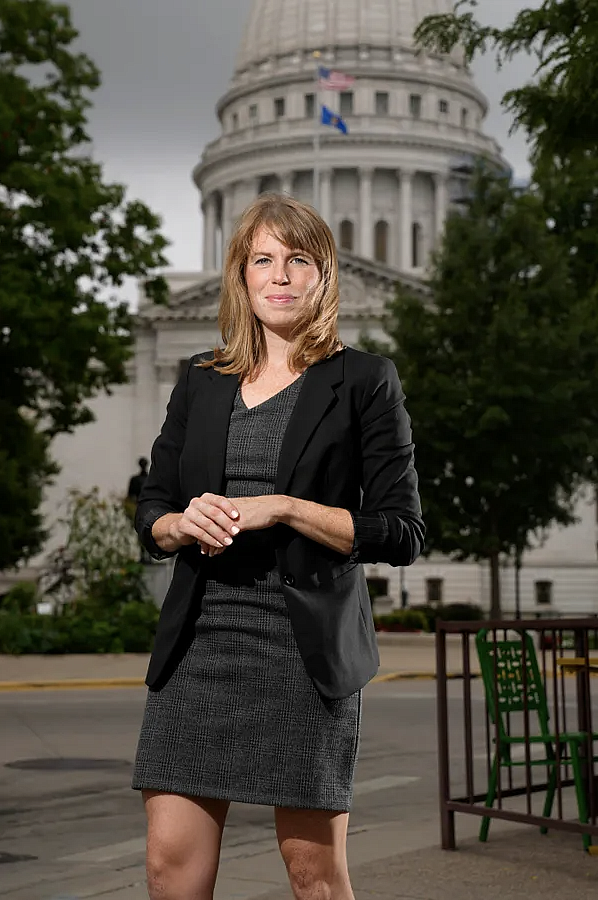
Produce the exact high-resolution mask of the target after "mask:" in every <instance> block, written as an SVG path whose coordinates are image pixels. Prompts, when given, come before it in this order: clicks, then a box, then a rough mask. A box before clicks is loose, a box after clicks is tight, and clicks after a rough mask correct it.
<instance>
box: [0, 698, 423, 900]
mask: <svg viewBox="0 0 598 900" xmlns="http://www.w3.org/2000/svg"><path fill="white" fill-rule="evenodd" d="M434 691H435V686H434V684H433V683H432V682H409V683H406V684H404V683H400V682H391V683H387V684H377V685H373V686H371V687H369V688H368V689H367V690H366V692H365V697H364V713H363V736H362V744H361V753H360V758H359V763H358V768H357V774H356V783H357V787H356V798H355V802H354V809H353V813H352V816H351V828H352V830H359V829H362V828H364V827H366V826H369V825H372V824H380V823H384V822H389V821H396V822H405V823H410V824H413V823H414V822H425V821H433V820H435V818H436V803H437V799H436V748H435V705H434ZM144 696H145V694H144V691H143V690H140V689H133V690H126V689H123V690H112V691H68V692H42V693H35V692H33V693H25V694H17V693H14V694H11V693H7V694H3V695H0V720H1V721H2V736H3V740H2V747H1V748H0V766H1V768H0V797H1V799H0V853H4V854H6V855H5V856H4V859H5V860H6V862H5V863H4V865H2V866H1V867H0V885H2V884H6V885H9V889H8V892H7V891H6V889H5V888H3V887H0V896H2V897H3V898H6V900H9V898H11V900H12V897H13V896H14V897H15V898H16V897H19V898H20V897H21V896H22V892H23V889H25V888H26V882H27V881H28V882H29V884H31V885H33V884H34V883H35V884H36V888H35V890H36V891H37V892H38V893H37V894H36V895H35V896H36V897H40V898H42V897H44V898H45V897H58V896H60V892H59V890H58V888H61V885H60V882H58V883H57V884H56V883H55V884H54V885H53V886H52V885H51V884H50V881H53V880H54V878H56V876H57V875H59V874H60V873H59V872H58V871H57V866H58V867H59V868H62V869H63V870H64V873H65V876H66V874H67V872H68V870H69V867H70V865H71V862H70V861H69V860H67V859H66V858H67V857H69V858H71V860H72V865H76V866H77V868H79V866H80V865H81V863H83V864H84V863H85V862H91V861H92V860H94V859H95V858H98V859H99V857H101V856H102V853H103V854H104V856H106V855H108V856H110V855H111V854H112V855H113V856H114V864H115V865H117V864H118V862H119V853H121V854H122V855H121V857H120V860H121V861H122V860H124V859H125V858H126V861H127V863H128V864H134V865H139V864H140V862H141V859H142V853H143V833H144V824H145V823H144V816H143V811H142V808H141V802H140V797H139V795H138V794H137V793H136V792H133V791H131V790H130V788H129V779H130V773H131V761H132V759H133V755H134V751H135V744H136V738H137V732H138V729H139V725H140V721H141V715H142V710H143V701H144ZM65 758H67V759H68V758H73V759H77V758H79V759H83V760H87V765H90V766H91V765H93V766H94V768H87V769H79V770H77V769H71V768H70V767H68V768H63V765H64V764H63V763H62V762H61V760H62V759H65ZM29 760H33V762H32V763H28V762H27V761H29ZM94 761H95V762H94ZM15 763H16V764H17V767H16V768H15V767H13V766H14V765H15ZM23 765H32V766H34V768H23V767H22V766H23ZM57 765H58V766H59V767H58V768H55V766H57ZM38 766H44V767H45V766H48V767H49V768H41V769H40V768H38ZM263 840H269V841H272V842H273V845H274V841H275V838H274V831H273V823H272V811H271V810H270V809H268V808H266V807H254V806H245V805H243V804H233V806H232V807H231V811H230V814H229V820H228V823H227V828H226V833H225V840H224V847H225V848H229V850H230V848H233V847H235V846H238V845H240V844H247V843H248V842H249V843H251V842H255V841H258V842H259V841H263ZM102 848H111V849H109V850H107V851H106V850H102ZM13 857H17V859H14V860H13V859H12V858H13ZM19 857H28V858H29V859H21V860H20V861H19V859H18V858H19ZM77 857H80V858H77ZM1 859H2V857H0V861H1ZM11 860H12V861H11ZM60 861H62V862H60ZM46 878H47V879H49V883H48V884H47V885H46V886H44V879H46ZM40 882H41V885H40ZM11 884H12V889H10V885H11ZM46 887H47V890H46ZM31 900H33V896H31Z"/></svg>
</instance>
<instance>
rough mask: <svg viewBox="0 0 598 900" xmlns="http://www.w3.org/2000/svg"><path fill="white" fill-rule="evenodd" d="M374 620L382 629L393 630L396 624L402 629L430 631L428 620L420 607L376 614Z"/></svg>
mask: <svg viewBox="0 0 598 900" xmlns="http://www.w3.org/2000/svg"><path fill="white" fill-rule="evenodd" d="M374 622H375V623H376V626H377V627H378V628H379V629H380V630H385V629H386V630H388V631H392V630H393V628H396V626H400V628H401V629H409V630H414V631H428V630H429V628H428V620H427V617H426V616H425V614H424V613H422V612H420V610H418V609H395V610H393V612H391V613H385V614H384V615H380V616H374Z"/></svg>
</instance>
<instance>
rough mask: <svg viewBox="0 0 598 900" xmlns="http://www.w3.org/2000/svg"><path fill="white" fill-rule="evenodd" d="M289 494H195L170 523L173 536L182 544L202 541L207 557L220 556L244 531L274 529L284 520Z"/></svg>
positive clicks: (202, 548) (201, 546)
mask: <svg viewBox="0 0 598 900" xmlns="http://www.w3.org/2000/svg"><path fill="white" fill-rule="evenodd" d="M287 500H288V498H287V497H285V496H283V495H282V494H267V495H263V496H259V497H235V498H234V499H232V500H230V499H228V498H227V497H221V496H220V495H218V494H209V493H206V494H202V495H201V497H194V498H193V500H191V502H190V503H189V506H188V507H187V509H186V510H185V512H184V513H182V514H181V516H180V517H179V518H178V519H176V520H174V521H173V522H172V523H171V524H170V529H169V531H170V536H171V538H172V539H173V540H175V541H176V542H178V543H179V544H180V545H181V546H188V545H190V544H195V543H197V544H199V546H200V548H201V552H202V553H203V554H204V555H205V556H218V555H219V554H221V553H223V552H224V551H225V550H226V548H227V547H230V545H231V544H232V543H233V541H234V539H235V537H236V536H237V535H238V534H240V532H242V531H257V530H259V529H261V528H271V527H272V525H276V524H277V523H278V522H280V521H282V519H283V516H284V513H285V509H286V501H287Z"/></svg>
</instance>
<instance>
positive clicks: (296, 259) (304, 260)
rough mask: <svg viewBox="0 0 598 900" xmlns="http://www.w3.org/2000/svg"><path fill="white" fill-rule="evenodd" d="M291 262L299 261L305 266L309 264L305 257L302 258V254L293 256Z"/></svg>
mask: <svg viewBox="0 0 598 900" xmlns="http://www.w3.org/2000/svg"><path fill="white" fill-rule="evenodd" d="M293 262H300V263H303V264H304V265H305V266H308V265H309V261H308V260H307V259H303V257H302V256H296V257H295V258H294V260H293Z"/></svg>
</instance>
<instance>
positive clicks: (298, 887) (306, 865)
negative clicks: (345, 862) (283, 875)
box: [285, 852, 335, 900]
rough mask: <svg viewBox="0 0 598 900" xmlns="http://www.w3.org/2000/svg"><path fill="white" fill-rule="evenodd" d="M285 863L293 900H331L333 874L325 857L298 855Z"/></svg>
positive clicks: (307, 854)
mask: <svg viewBox="0 0 598 900" xmlns="http://www.w3.org/2000/svg"><path fill="white" fill-rule="evenodd" d="M285 862H286V867H287V872H288V876H289V882H290V885H291V888H292V890H293V895H294V897H295V900H331V898H332V896H333V894H332V891H333V882H334V879H335V873H334V871H333V868H332V866H331V865H330V861H329V860H328V859H327V858H326V856H324V855H321V854H319V853H317V852H310V853H298V854H293V855H292V856H290V857H289V858H288V859H287V860H285Z"/></svg>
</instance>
